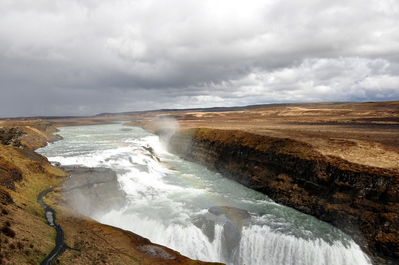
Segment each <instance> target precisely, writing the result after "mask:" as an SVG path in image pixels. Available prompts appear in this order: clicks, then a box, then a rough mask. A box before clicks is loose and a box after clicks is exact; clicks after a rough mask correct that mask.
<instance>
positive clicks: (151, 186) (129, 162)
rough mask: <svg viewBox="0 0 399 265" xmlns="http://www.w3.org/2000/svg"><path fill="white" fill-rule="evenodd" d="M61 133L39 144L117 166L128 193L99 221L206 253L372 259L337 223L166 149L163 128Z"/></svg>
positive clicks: (271, 260) (58, 153)
mask: <svg viewBox="0 0 399 265" xmlns="http://www.w3.org/2000/svg"><path fill="white" fill-rule="evenodd" d="M126 129H130V130H126ZM60 134H61V135H62V136H63V137H64V140H62V141H58V142H55V143H53V144H49V145H48V146H47V147H44V148H41V149H39V150H37V151H38V152H39V153H41V154H43V155H45V156H46V157H48V159H49V160H50V161H58V162H60V163H61V164H62V165H82V166H87V167H109V168H112V169H113V170H115V171H116V172H117V174H118V180H119V183H120V186H121V188H122V189H123V190H124V191H125V192H126V193H127V195H128V201H127V202H126V207H124V208H123V209H122V210H118V211H116V210H113V211H110V212H106V213H104V212H96V213H95V214H94V215H93V216H91V217H92V218H94V219H95V220H97V221H99V222H102V223H105V224H110V225H113V226H117V227H120V228H123V229H126V230H130V231H132V232H134V233H136V234H139V235H141V236H143V237H146V238H148V239H150V240H151V241H152V242H154V243H157V244H161V245H165V246H167V247H170V248H172V249H175V250H177V251H179V252H180V253H182V254H183V255H185V256H188V257H190V258H192V259H199V260H203V261H215V262H216V261H218V262H223V263H226V264H235V265H243V264H246V265H257V264H259V265H265V264H273V265H279V264H281V265H283V264H284V265H286V264H295V265H302V264H303V265H311V264H314V265H323V264H326V265H327V264H328V265H338V264H347V265H354V264H359V265H364V264H371V263H370V261H369V259H368V258H367V257H366V255H365V254H364V253H363V252H362V251H361V249H360V248H359V246H358V245H356V244H355V243H354V242H353V240H352V239H351V238H350V237H348V236H347V235H345V234H343V233H342V232H340V231H339V230H338V229H336V228H334V227H332V226H331V225H328V224H326V223H324V222H321V221H319V220H317V219H316V218H313V217H311V216H308V215H305V214H302V213H300V212H298V211H296V210H293V209H291V208H288V207H285V206H282V205H279V204H276V203H275V202H273V201H272V200H270V199H269V198H268V197H267V196H265V195H263V194H261V193H258V192H255V191H253V190H250V189H248V188H245V187H244V186H242V185H240V184H237V183H236V182H234V181H231V180H228V179H226V178H223V176H221V175H220V174H217V173H215V172H212V171H209V170H207V169H206V168H205V167H203V166H201V165H198V164H195V163H191V162H187V161H184V160H182V159H180V158H179V157H178V156H175V155H173V154H170V153H168V152H167V151H166V150H165V148H164V146H162V144H161V143H160V142H159V139H158V137H157V136H155V135H153V134H150V133H148V132H146V131H145V130H143V129H141V128H136V127H124V126H122V125H121V124H112V125H95V126H79V127H67V128H62V129H61V131H60ZM215 206H229V207H234V208H233V209H242V210H245V211H247V212H248V213H249V215H250V218H246V217H245V214H244V215H242V211H239V210H236V211H228V210H226V209H227V208H223V207H222V208H212V209H214V210H216V211H217V212H215V211H212V210H211V212H212V213H211V212H210V211H209V210H208V209H210V208H211V207H215ZM215 213H216V214H215ZM240 213H241V214H240ZM244 213H245V212H244ZM243 216H244V218H243ZM247 217H248V216H247Z"/></svg>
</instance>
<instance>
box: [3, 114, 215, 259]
mask: <svg viewBox="0 0 399 265" xmlns="http://www.w3.org/2000/svg"><path fill="white" fill-rule="evenodd" d="M50 125H51V124H50V123H48V122H42V121H18V122H15V121H13V122H12V124H10V123H5V122H2V124H0V126H1V128H0V129H2V130H3V132H5V133H4V134H0V135H1V136H6V137H0V141H1V144H0V246H1V247H0V263H1V264H38V263H40V262H42V261H44V260H45V258H46V257H47V256H48V255H49V253H51V252H52V250H53V249H54V245H55V244H54V238H55V237H57V231H58V234H59V235H58V238H61V237H62V233H63V234H64V235H63V237H64V240H65V244H67V245H68V246H70V247H72V248H74V249H79V250H80V251H75V250H72V251H69V250H68V251H64V252H63V253H62V255H59V256H57V257H56V258H55V259H54V262H57V264H115V265H116V264H118V265H120V264H143V265H145V264H148V265H149V264H168V265H174V264H182V265H185V264H187V265H188V264H190V265H202V264H217V263H207V262H201V261H195V260H191V259H189V258H187V257H184V256H182V255H180V253H178V252H176V251H173V250H171V249H168V248H166V247H163V246H159V245H156V244H153V243H151V242H150V241H149V240H148V239H146V238H143V237H140V236H139V235H136V234H133V233H131V232H129V231H125V230H122V229H119V228H115V227H111V226H107V225H103V224H99V223H97V222H95V221H93V220H91V219H89V218H87V217H85V216H83V215H80V214H78V213H76V212H74V211H72V210H71V209H69V208H68V207H66V206H65V205H66V203H64V201H65V199H64V198H63V196H62V193H61V191H62V190H61V189H59V188H54V189H53V192H51V193H48V194H47V196H46V202H47V203H48V205H51V208H53V209H54V210H56V211H57V223H58V224H61V225H62V230H56V229H54V228H52V227H51V226H49V225H48V224H47V221H46V219H45V218H44V215H43V206H42V205H41V204H39V203H37V196H38V194H39V193H40V192H42V191H43V190H47V189H48V188H49V187H50V186H53V187H55V186H58V185H60V183H61V182H63V181H64V180H65V179H68V177H67V175H66V174H65V172H64V171H62V170H61V169H60V168H57V167H54V166H52V165H51V164H50V163H49V161H48V160H47V159H46V158H45V157H43V156H41V155H38V154H37V153H35V152H34V151H33V149H35V148H38V147H40V146H43V144H46V142H47V141H48V140H49V138H48V137H49V136H46V137H45V138H43V135H46V134H44V132H46V133H47V132H49V131H51V133H53V132H54V131H55V130H54V129H50V128H48V126H50ZM31 128H35V129H36V130H32V129H31ZM37 130H39V131H40V133H37ZM12 135H14V138H13V136H12ZM30 140H31V142H29V141H30ZM28 146H29V147H28ZM50 213H51V211H50ZM53 223H54V225H55V221H53ZM65 244H61V243H57V245H58V246H60V245H64V246H65ZM140 250H141V251H140ZM157 251H158V252H157ZM165 252H167V253H169V255H170V256H169V257H173V258H172V259H164V258H163V257H162V256H160V255H158V254H159V253H165ZM154 253H155V254H154Z"/></svg>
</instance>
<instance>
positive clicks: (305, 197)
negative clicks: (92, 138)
mask: <svg viewBox="0 0 399 265" xmlns="http://www.w3.org/2000/svg"><path fill="white" fill-rule="evenodd" d="M158 134H159V135H160V136H161V139H162V132H159V133H158ZM169 150H170V151H171V152H173V153H175V154H178V155H180V156H181V157H182V158H184V159H186V160H190V161H194V162H197V163H200V164H203V165H205V166H207V167H208V168H209V169H211V170H215V171H217V172H220V173H221V174H222V175H223V176H225V177H228V178H231V179H233V180H235V181H237V182H239V183H241V184H243V185H245V186H247V187H249V188H251V189H254V190H257V191H260V192H262V193H264V194H266V195H268V196H269V197H270V198H272V199H273V200H275V201H276V202H278V203H281V204H284V205H287V206H290V207H293V208H295V209H297V210H299V211H301V212H304V213H306V214H310V215H313V216H315V217H317V218H319V219H320V220H322V221H326V222H328V223H331V224H332V225H334V226H336V227H338V228H339V229H341V230H342V231H344V232H345V233H347V234H349V235H351V236H352V237H353V239H354V240H355V241H356V242H357V243H358V244H359V245H360V246H361V247H362V249H363V250H364V251H365V252H366V253H367V254H369V255H370V256H371V257H372V258H373V260H374V263H375V264H399V233H398V231H399V177H398V173H397V171H395V170H389V169H382V168H377V167H369V166H364V165H359V164H354V163H349V162H347V161H345V160H343V159H341V158H338V157H333V156H324V155H323V154H321V153H320V152H318V151H317V150H315V148H313V147H312V146H311V145H309V144H306V143H302V142H299V141H295V140H292V139H288V138H273V137H268V136H264V135H256V134H251V133H248V132H243V131H234V130H217V129H205V128H201V129H198V128H197V129H187V130H180V131H178V132H177V133H175V134H174V135H173V136H172V137H171V139H170V140H169Z"/></svg>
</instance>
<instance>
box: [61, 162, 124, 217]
mask: <svg viewBox="0 0 399 265" xmlns="http://www.w3.org/2000/svg"><path fill="white" fill-rule="evenodd" d="M63 169H64V170H65V171H66V172H67V173H68V175H69V179H68V180H66V181H65V182H64V186H65V188H64V189H63V195H64V197H65V199H66V200H67V205H68V206H69V207H70V208H72V209H74V210H75V211H77V212H79V213H81V214H83V215H86V216H92V215H93V214H94V213H95V212H101V213H106V212H108V211H110V210H111V209H115V210H118V209H120V208H122V207H123V206H124V205H125V203H126V193H125V192H124V191H123V190H121V189H120V187H119V182H118V179H117V175H116V172H115V171H113V170H111V169H109V168H88V167H74V166H68V167H64V168H63Z"/></svg>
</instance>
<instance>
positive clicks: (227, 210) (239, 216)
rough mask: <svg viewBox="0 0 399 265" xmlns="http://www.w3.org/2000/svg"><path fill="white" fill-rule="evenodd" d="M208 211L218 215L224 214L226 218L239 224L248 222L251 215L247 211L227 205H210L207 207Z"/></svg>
mask: <svg viewBox="0 0 399 265" xmlns="http://www.w3.org/2000/svg"><path fill="white" fill-rule="evenodd" d="M208 212H210V213H213V214H215V215H218V216H219V215H224V216H225V217H226V218H227V219H229V220H230V221H232V222H235V223H237V224H239V225H240V226H243V225H245V224H248V223H249V220H250V219H251V215H250V214H249V213H248V212H247V211H245V210H242V209H239V208H235V207H229V206H212V207H211V208H209V209H208Z"/></svg>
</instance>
